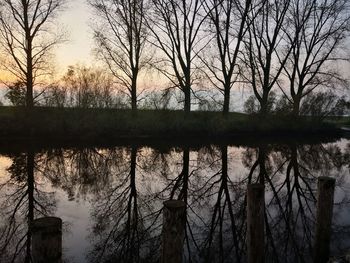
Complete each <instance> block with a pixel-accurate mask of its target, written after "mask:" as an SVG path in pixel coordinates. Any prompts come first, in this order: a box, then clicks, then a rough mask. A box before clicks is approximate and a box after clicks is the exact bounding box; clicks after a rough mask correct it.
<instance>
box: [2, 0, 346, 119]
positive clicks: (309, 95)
mask: <svg viewBox="0 0 350 263" xmlns="http://www.w3.org/2000/svg"><path fill="white" fill-rule="evenodd" d="M65 2H66V1H65V0H43V1H34V0H32V1H20V0H5V1H3V2H2V4H0V10H1V11H0V32H1V34H0V39H1V40H0V41H1V47H2V52H3V54H4V57H5V58H6V59H5V61H4V62H6V63H4V65H5V68H6V69H7V71H8V72H10V73H12V74H13V75H14V76H15V77H16V78H17V79H18V81H17V83H15V85H14V84H13V83H12V84H11V85H10V86H11V88H12V89H10V91H12V92H14V93H15V94H16V92H17V93H18V89H15V88H14V87H16V86H22V87H24V91H23V92H22V93H23V94H22V98H23V96H25V99H22V103H23V104H25V105H26V106H28V107H32V106H33V105H34V102H35V97H38V98H39V97H40V96H38V95H43V94H40V93H39V94H37V96H36V95H35V94H34V92H33V87H34V86H40V84H41V83H40V81H41V80H42V79H43V77H47V74H48V73H49V72H50V66H49V64H48V63H47V62H48V59H49V58H50V54H51V51H52V48H53V47H55V46H56V45H57V44H59V43H61V41H62V40H64V35H62V34H57V32H56V31H55V28H54V27H53V21H54V19H55V18H56V17H57V14H58V13H59V12H60V10H61V7H63V6H64V4H65ZM88 2H89V4H90V6H91V8H92V10H94V12H95V19H96V23H95V24H94V25H93V30H94V39H95V42H96V49H95V51H96V52H95V53H96V55H97V57H98V58H99V59H100V60H101V61H103V62H104V63H105V66H106V70H105V71H106V72H104V71H100V72H93V76H91V75H90V76H89V74H90V73H91V72H84V69H82V68H80V69H79V68H76V69H75V70H74V69H73V68H70V69H69V70H68V73H67V74H66V76H64V78H63V80H62V81H61V83H60V84H59V85H51V86H50V87H49V88H46V89H44V90H45V91H46V95H45V96H41V97H40V98H41V99H42V101H43V98H45V103H46V104H48V105H55V106H65V105H70V106H76V107H86V106H89V107H115V106H116V105H118V104H116V103H121V102H123V105H124V104H125V102H128V104H129V107H131V108H132V109H133V110H136V109H137V108H138V106H139V105H140V104H142V103H143V104H142V105H145V102H144V101H143V102H140V100H144V99H145V97H144V92H143V90H142V83H141V84H140V82H141V80H140V79H141V78H143V77H144V75H147V74H153V75H155V74H156V72H157V74H161V75H162V76H163V78H164V79H166V80H167V82H165V84H164V85H163V87H162V92H156V93H153V94H149V96H148V98H150V97H151V98H152V96H153V98H152V99H151V100H148V102H147V103H148V104H147V103H146V105H147V106H149V107H152V106H155V104H157V106H156V107H163V108H166V107H167V106H169V105H170V104H171V103H170V101H171V96H172V95H171V94H174V90H175V91H176V92H175V94H178V95H179V96H175V97H176V98H177V103H179V105H182V107H183V109H184V111H185V112H190V111H191V105H192V102H193V101H194V100H195V101H197V102H198V101H200V102H201V103H202V104H201V105H203V101H207V102H208V101H210V100H209V99H208V98H209V97H210V96H211V95H212V94H220V98H219V99H217V98H215V99H213V100H212V101H213V102H215V103H212V104H217V105H216V106H213V105H210V107H209V106H208V108H215V109H217V108H218V107H220V110H221V111H222V112H223V113H224V114H227V113H228V112H229V110H230V107H232V101H231V97H232V96H231V95H232V89H238V88H244V89H245V90H249V92H250V93H251V94H253V95H252V97H250V98H249V99H248V100H247V101H246V103H245V107H244V108H245V110H246V111H247V112H254V113H257V112H258V113H261V114H264V115H266V114H270V113H271V112H284V113H288V114H289V113H292V114H294V115H301V114H319V112H321V111H324V108H327V109H328V110H327V111H328V112H329V111H334V112H333V113H332V114H335V111H337V114H339V113H340V114H341V111H342V110H343V109H344V108H345V107H348V105H349V103H348V102H347V101H346V100H345V99H344V98H341V99H340V100H338V99H337V96H336V95H335V94H336V93H337V91H336V90H337V88H343V89H346V88H348V83H347V79H346V76H345V72H342V71H341V70H342V69H343V68H344V67H345V66H347V64H346V63H347V61H348V59H349V52H348V50H347V49H346V44H347V43H348V40H349V32H350V23H349V22H350V8H349V7H350V3H349V1H346V0H167V1H165V0H128V1H123V0H89V1H88ZM97 71H98V70H97ZM82 72H83V73H84V74H85V75H87V76H84V78H83V79H82V78H79V74H81V73H82ZM107 72H108V73H107ZM96 74H97V75H96ZM109 74H110V76H109ZM99 78H100V79H99ZM79 81H81V82H79ZM77 83H78V84H77ZM111 87H113V88H111ZM114 87H117V90H118V92H116V91H115V90H114ZM8 94H9V93H8ZM198 94H201V96H199V95H198ZM8 96H11V93H10V94H9V95H8ZM198 96H199V97H198ZM63 97H64V98H63ZM110 98H113V100H111V99H110ZM118 100H119V101H118ZM155 101H156V102H155ZM152 104H154V105H152ZM209 104H210V103H209ZM159 105H160V106H159ZM330 109H332V110H330Z"/></svg>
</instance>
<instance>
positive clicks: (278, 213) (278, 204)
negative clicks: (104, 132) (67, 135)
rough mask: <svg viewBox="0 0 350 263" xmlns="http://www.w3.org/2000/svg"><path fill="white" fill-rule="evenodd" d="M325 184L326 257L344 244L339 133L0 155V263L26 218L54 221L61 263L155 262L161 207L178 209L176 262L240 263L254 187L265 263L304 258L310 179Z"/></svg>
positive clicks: (22, 236)
mask: <svg viewBox="0 0 350 263" xmlns="http://www.w3.org/2000/svg"><path fill="white" fill-rule="evenodd" d="M319 176H330V177H334V178H335V179H336V187H335V197H334V208H333V210H334V212H333V225H332V236H331V246H330V249H331V255H332V256H340V255H343V254H344V253H345V252H346V251H347V250H348V249H349V248H350V203H349V201H350V139H349V138H337V139H328V138H327V139H318V138H299V139H295V140H291V139H288V140H285V139H276V140H275V139H274V138H270V139H269V140H259V139H255V140H254V142H250V141H249V140H243V139H242V140H240V138H237V139H235V140H234V141H232V142H230V141H229V142H220V140H219V141H218V142H214V143H206V142H200V143H198V142H197V143H191V142H186V143H181V142H180V143H169V142H164V141H163V142H152V143H135V144H132V143H128V144H124V143H123V142H122V141H121V142H120V143H118V144H115V145H99V146H96V145H95V146H94V145H89V146H84V145H67V146H62V145H55V146H53V145H42V146H38V144H36V143H33V144H29V145H28V144H26V145H24V144H23V145H22V144H21V143H18V144H16V145H15V146H13V147H12V146H9V145H7V146H6V147H3V148H1V150H0V262H4V263H7V262H25V259H26V257H28V254H29V253H30V233H29V232H28V222H29V221H31V220H33V219H35V218H39V217H42V216H47V215H49V216H57V217H60V218H61V219H62V220H63V258H64V260H65V262H72V263H73V262H77V263H85V262H158V260H159V256H160V244H161V231H162V206H163V202H164V201H166V200H169V199H179V200H183V201H184V202H185V203H186V204H187V219H186V235H185V245H184V256H185V262H246V223H247V220H246V213H247V211H246V207H247V205H246V203H247V202H246V192H247V185H248V184H250V183H256V182H260V183H264V185H265V207H266V208H265V237H266V242H265V254H266V257H265V258H266V262H312V260H311V258H312V253H313V248H314V237H315V227H316V197H317V194H316V193H317V178H318V177H319Z"/></svg>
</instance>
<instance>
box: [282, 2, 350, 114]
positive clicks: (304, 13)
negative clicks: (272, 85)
mask: <svg viewBox="0 0 350 263" xmlns="http://www.w3.org/2000/svg"><path fill="white" fill-rule="evenodd" d="M289 9H290V10H289V11H288V14H287V16H288V18H287V19H286V21H285V24H286V25H285V26H284V27H283V30H284V31H285V33H286V39H287V42H288V45H290V46H291V47H292V52H291V55H290V56H289V58H288V60H287V62H286V63H285V64H284V65H283V66H284V71H283V73H284V75H285V76H287V78H288V87H286V88H287V90H288V89H289V92H287V91H284V86H283V85H280V86H281V90H282V91H283V92H284V93H285V95H286V96H287V97H288V98H289V100H290V102H291V103H292V104H293V114H294V115H299V114H300V107H301V101H302V99H303V98H304V97H305V96H307V95H308V94H310V93H311V92H312V91H314V90H315V89H320V88H322V87H328V88H332V87H333V85H339V84H342V83H344V82H345V78H344V77H343V76H342V75H341V73H340V72H339V71H338V69H337V62H339V61H342V60H347V57H346V53H345V52H343V50H344V47H345V43H346V39H347V37H348V36H349V30H350V5H349V2H348V1H346V0H331V1H329V0H317V1H314V0H292V1H291V5H290V8H289Z"/></svg>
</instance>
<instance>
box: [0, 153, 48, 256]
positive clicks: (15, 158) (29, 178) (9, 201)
mask: <svg viewBox="0 0 350 263" xmlns="http://www.w3.org/2000/svg"><path fill="white" fill-rule="evenodd" d="M9 157H10V158H11V159H12V165H11V166H10V167H9V168H8V169H7V171H8V173H9V178H8V180H6V181H5V182H3V183H2V184H1V185H0V193H1V199H0V201H1V203H0V215H1V218H2V220H3V221H2V225H1V228H0V229H1V235H0V262H31V233H30V231H29V225H30V223H31V222H32V221H33V220H34V219H35V218H36V217H40V216H45V215H49V214H51V213H52V211H53V210H54V208H55V201H54V199H53V194H52V193H49V192H45V191H43V190H42V189H41V187H40V182H39V181H40V180H39V178H36V176H35V175H34V173H35V170H36V167H37V161H38V156H37V155H36V154H35V153H34V152H33V151H32V150H29V151H28V152H26V153H22V154H17V155H11V156H9ZM40 179H42V178H40Z"/></svg>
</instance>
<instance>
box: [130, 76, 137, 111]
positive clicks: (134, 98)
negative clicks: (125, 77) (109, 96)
mask: <svg viewBox="0 0 350 263" xmlns="http://www.w3.org/2000/svg"><path fill="white" fill-rule="evenodd" d="M136 88H137V76H135V77H133V79H132V80H131V109H132V111H136V110H137V92H136Z"/></svg>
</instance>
